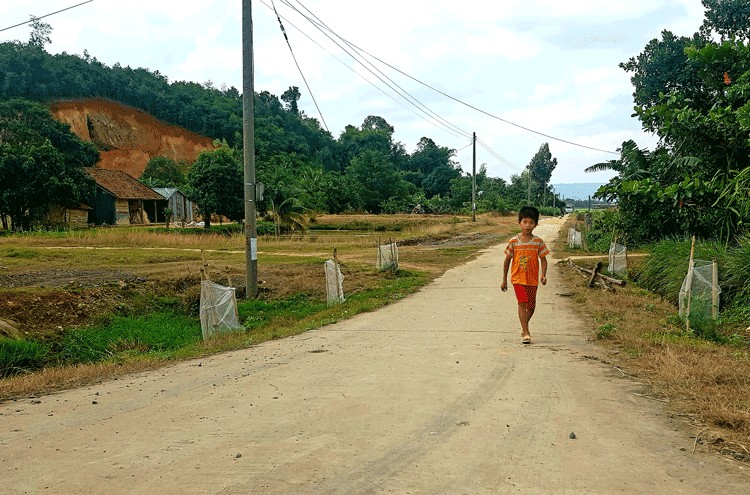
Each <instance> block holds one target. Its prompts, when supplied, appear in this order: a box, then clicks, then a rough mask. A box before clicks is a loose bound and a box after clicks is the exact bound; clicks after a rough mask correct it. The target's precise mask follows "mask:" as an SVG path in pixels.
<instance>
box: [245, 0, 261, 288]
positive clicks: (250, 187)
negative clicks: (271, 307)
mask: <svg viewBox="0 0 750 495" xmlns="http://www.w3.org/2000/svg"><path fill="white" fill-rule="evenodd" d="M254 100H255V68H254V67H253V5H252V1H251V0H242V143H243V145H242V151H243V165H244V169H245V187H244V190H245V276H246V282H245V287H246V289H245V298H246V299H250V298H251V297H255V296H256V294H257V293H258V232H257V225H256V224H255V198H256V185H255V101H254Z"/></svg>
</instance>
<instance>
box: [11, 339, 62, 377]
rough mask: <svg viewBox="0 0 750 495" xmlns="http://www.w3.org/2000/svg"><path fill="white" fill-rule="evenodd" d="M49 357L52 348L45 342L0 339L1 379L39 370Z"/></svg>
mask: <svg viewBox="0 0 750 495" xmlns="http://www.w3.org/2000/svg"><path fill="white" fill-rule="evenodd" d="M49 356H50V348H49V346H48V345H47V344H45V343H43V342H34V341H25V340H13V339H0V377H6V376H11V375H15V374H18V373H22V372H24V371H30V370H33V369H39V368H41V367H42V366H44V364H45V363H46V362H47V359H48V358H49Z"/></svg>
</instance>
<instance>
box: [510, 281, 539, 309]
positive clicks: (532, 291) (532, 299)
mask: <svg viewBox="0 0 750 495" xmlns="http://www.w3.org/2000/svg"><path fill="white" fill-rule="evenodd" d="M513 290H515V291H516V299H518V302H519V303H531V304H535V303H536V286H535V285H521V284H513Z"/></svg>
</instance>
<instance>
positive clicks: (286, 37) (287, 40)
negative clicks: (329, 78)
mask: <svg viewBox="0 0 750 495" xmlns="http://www.w3.org/2000/svg"><path fill="white" fill-rule="evenodd" d="M271 5H272V6H273V11H274V13H276V19H278V21H279V27H280V28H281V32H282V34H283V35H284V39H285V40H286V44H287V46H288V47H289V52H290V53H291V54H292V58H293V59H294V65H296V66H297V70H298V71H299V74H300V75H301V76H302V80H303V81H305V86H307V91H309V92H310V97H311V98H312V100H313V103H315V108H317V109H318V114H319V115H320V120H322V121H323V125H324V126H325V127H326V131H328V133H329V134H330V133H331V131H330V130H329V129H328V124H326V119H324V118H323V112H321V111H320V107H319V106H318V102H317V101H315V95H313V92H312V90H311V89H310V85H309V84H307V78H305V74H303V73H302V69H301V68H300V66H299V64H298V63H297V57H295V56H294V50H292V45H291V43H289V37H288V36H287V35H286V29H284V24H282V22H281V18H280V17H279V13H278V12H276V5H275V4H274V3H273V0H271Z"/></svg>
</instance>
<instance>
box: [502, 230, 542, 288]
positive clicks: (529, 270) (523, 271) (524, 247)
mask: <svg viewBox="0 0 750 495" xmlns="http://www.w3.org/2000/svg"><path fill="white" fill-rule="evenodd" d="M505 254H506V255H507V256H510V257H511V258H513V266H512V268H511V271H510V283H511V284H520V285H534V286H536V285H539V258H543V257H545V256H547V255H548V254H549V249H547V245H546V244H545V243H544V241H543V240H542V239H541V237H537V236H535V235H532V237H531V240H530V241H529V242H521V239H519V238H518V236H515V237H514V238H513V239H511V240H510V241H508V247H507V248H505Z"/></svg>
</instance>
